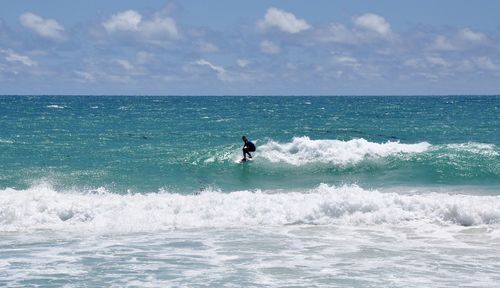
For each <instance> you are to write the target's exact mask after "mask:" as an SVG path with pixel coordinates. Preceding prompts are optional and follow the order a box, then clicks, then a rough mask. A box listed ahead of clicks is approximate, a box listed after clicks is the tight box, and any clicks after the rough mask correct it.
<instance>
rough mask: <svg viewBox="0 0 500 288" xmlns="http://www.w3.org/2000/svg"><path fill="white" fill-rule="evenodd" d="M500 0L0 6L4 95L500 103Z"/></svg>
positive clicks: (90, 0) (54, 0) (56, 0)
mask: <svg viewBox="0 0 500 288" xmlns="http://www.w3.org/2000/svg"><path fill="white" fill-rule="evenodd" d="M498 11H500V1H490V0H479V1H457V0H453V1H451V0H441V1H425V0H424V1H422V0H420V1H412V0H409V1H394V0H393V1H356V0H351V1H333V0H317V1H310V0H309V1H307V0H302V1H298V0H283V1H237V0H231V1H230V0H217V1H206V0H205V1H201V0H199V1H194V0H183V1H157V0H149V1H131V0H120V1H118V0H110V1H97V0H87V1H67V0H47V1H39V0H30V1H14V0H12V1H11V0H6V1H2V2H1V3H0V94H92V95H105V94H112V95H122V94H125V95H416V94H418V95H436V94H440V95H441V94H499V93H500V18H499V17H498Z"/></svg>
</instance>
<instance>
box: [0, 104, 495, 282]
mask: <svg viewBox="0 0 500 288" xmlns="http://www.w3.org/2000/svg"><path fill="white" fill-rule="evenodd" d="M243 135H246V136H247V137H248V138H250V139H251V141H253V142H254V143H255V144H256V146H257V151H256V152H255V153H253V156H254V160H253V161H252V162H251V163H246V164H238V163H237V162H238V160H239V159H241V158H242V152H241V147H242V146H243V142H242V141H241V136H243ZM499 145H500V97H498V96H467V97H466V96H460V97H458V96H456V97H451V96H450V97H144V96H143V97H124V96H115V97H110V96H38V97H29V96H2V97H0V286H8V287H123V286H130V287H171V286H174V287H289V286H293V287H454V286H459V287H497V285H498V283H500V273H499V272H498V271H500V148H499Z"/></svg>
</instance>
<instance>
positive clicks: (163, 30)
mask: <svg viewBox="0 0 500 288" xmlns="http://www.w3.org/2000/svg"><path fill="white" fill-rule="evenodd" d="M102 25H103V27H104V29H106V31H107V32H108V33H114V32H131V33H137V34H138V35H139V36H140V37H142V38H144V39H146V40H153V41H154V40H166V39H175V38H178V37H179V30H178V29H177V25H176V23H175V20H174V19H172V18H170V17H167V16H164V15H162V14H161V13H158V14H155V15H154V16H153V17H152V18H151V19H149V20H143V16H142V15H141V14H140V13H139V12H137V11H134V10H127V11H124V12H119V13H117V14H114V15H113V16H111V18H109V19H108V20H107V21H104V22H103V23H102Z"/></svg>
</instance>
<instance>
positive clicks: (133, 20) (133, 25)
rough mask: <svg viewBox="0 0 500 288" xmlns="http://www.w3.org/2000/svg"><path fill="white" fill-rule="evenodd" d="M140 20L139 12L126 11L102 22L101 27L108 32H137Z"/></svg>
mask: <svg viewBox="0 0 500 288" xmlns="http://www.w3.org/2000/svg"><path fill="white" fill-rule="evenodd" d="M141 20H142V15H141V14H139V12H137V11H134V10H127V11H124V12H119V13H116V14H114V15H113V16H111V18H110V19H109V20H107V21H105V22H103V23H102V25H103V26H104V29H106V31H108V32H116V31H138V30H139V23H141Z"/></svg>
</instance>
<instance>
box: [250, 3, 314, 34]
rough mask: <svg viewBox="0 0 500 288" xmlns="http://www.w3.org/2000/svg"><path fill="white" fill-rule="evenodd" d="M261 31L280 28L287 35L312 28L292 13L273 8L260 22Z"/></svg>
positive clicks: (268, 10)
mask: <svg viewBox="0 0 500 288" xmlns="http://www.w3.org/2000/svg"><path fill="white" fill-rule="evenodd" d="M258 26H259V27H260V28H261V29H268V28H278V29H279V30H281V31H283V32H286V33H291V34H295V33H300V32H302V31H305V30H307V29H309V28H311V25H309V24H308V23H307V22H306V20H304V19H298V18H297V17H295V15H293V14H292V13H290V12H286V11H283V10H280V9H278V8H274V7H271V8H269V9H267V12H266V15H265V16H264V19H263V20H260V21H259V22H258Z"/></svg>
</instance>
